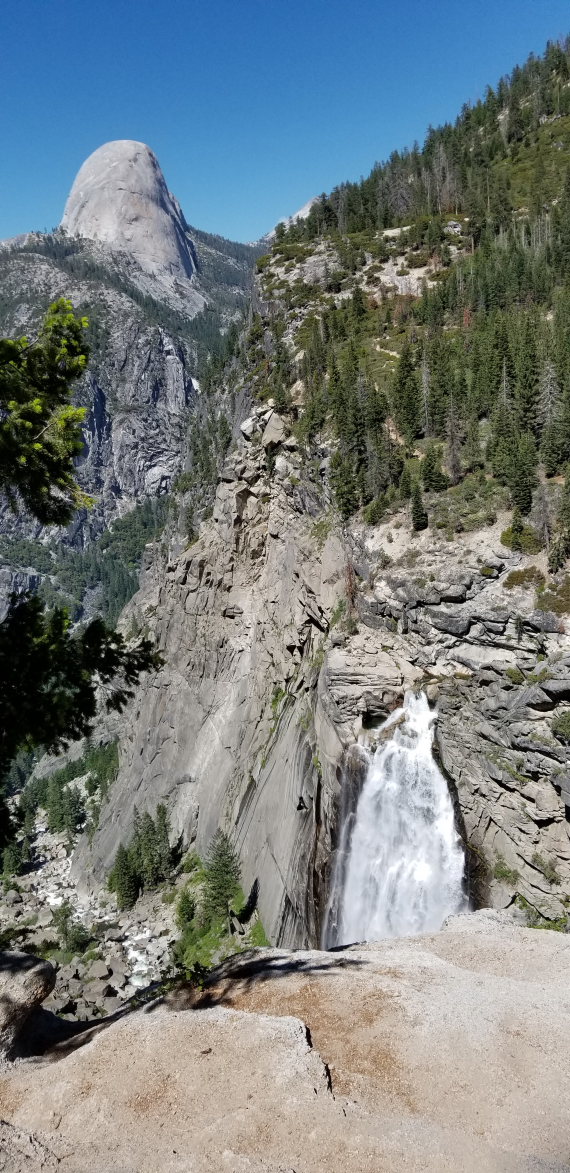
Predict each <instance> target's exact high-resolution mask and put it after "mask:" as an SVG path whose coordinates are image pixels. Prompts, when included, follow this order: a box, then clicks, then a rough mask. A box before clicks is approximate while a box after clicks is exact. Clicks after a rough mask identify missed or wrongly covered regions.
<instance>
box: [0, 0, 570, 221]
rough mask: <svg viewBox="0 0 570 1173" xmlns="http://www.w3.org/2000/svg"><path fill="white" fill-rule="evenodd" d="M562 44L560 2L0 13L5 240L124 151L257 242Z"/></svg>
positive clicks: (159, 6) (213, 217)
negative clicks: (111, 145)
mask: <svg viewBox="0 0 570 1173" xmlns="http://www.w3.org/2000/svg"><path fill="white" fill-rule="evenodd" d="M569 31H570V5H569V4H568V0H463V2H462V3H458V2H457V0H397V2H395V0H392V2H390V3H388V2H386V0H342V2H341V0H162V3H158V0H83V2H81V0H17V2H16V3H12V4H9V5H8V4H5V5H3V10H2V18H1V25H0V130H1V137H2V177H1V180H0V238H5V237H8V236H13V235H15V234H16V233H18V232H25V231H27V230H28V229H43V228H51V227H52V226H53V225H55V224H57V223H58V221H59V220H60V218H61V214H62V212H63V206H64V203H65V199H66V196H67V193H68V191H69V188H70V186H71V183H72V181H73V178H74V176H75V173H76V172H77V170H78V168H79V166H80V165H81V163H82V162H83V160H84V159H85V158H86V157H87V155H89V154H90V153H91V151H93V150H95V148H96V147H98V146H100V145H101V143H103V142H106V141H107V140H109V139H115V138H133V139H140V140H142V141H143V142H147V143H148V144H149V146H151V147H152V149H153V150H154V151H155V153H156V154H157V156H158V159H159V161H160V163H161V165H162V169H163V171H164V174H165V176H166V181H167V183H168V185H169V187H170V188H171V190H172V191H173V192H174V194H175V195H176V196H177V197H178V199H179V200H180V202H181V204H182V207H183V210H184V213H185V215H186V218H187V220H188V221H189V222H190V223H191V224H194V225H195V226H197V227H199V228H204V229H207V230H208V231H214V232H221V233H222V234H223V235H225V236H228V237H230V238H233V239H236V240H253V239H255V238H257V237H259V236H260V235H261V234H262V233H263V232H265V231H267V230H268V229H269V228H270V227H271V226H272V225H273V224H274V223H275V222H276V221H277V220H278V219H280V218H281V217H282V216H284V215H287V214H289V213H291V212H293V211H295V210H296V209H297V208H298V207H300V206H301V205H302V204H303V203H305V201H306V200H307V199H309V198H310V196H312V195H317V194H319V193H320V192H321V191H326V190H330V189H331V187H333V186H334V185H335V184H336V183H339V182H341V181H342V180H343V179H358V178H359V176H360V175H363V174H367V172H368V171H369V170H370V168H371V167H372V165H373V163H374V162H375V160H376V159H383V158H385V157H386V156H387V155H389V154H390V152H391V151H392V150H393V149H395V148H397V147H403V146H406V145H411V144H412V143H413V141H414V140H415V139H417V140H418V141H420V142H421V141H422V140H423V137H424V134H425V130H426V128H427V127H428V125H429V124H430V123H431V124H433V125H437V124H438V123H440V122H442V121H445V120H447V119H454V118H455V116H456V114H457V113H458V111H459V110H460V108H461V106H462V104H463V103H464V102H465V101H469V100H475V99H476V98H477V97H479V96H482V95H483V93H484V90H485V86H486V84H487V83H491V84H494V83H495V82H496V81H497V80H498V78H499V76H500V75H501V74H503V73H506V72H508V71H509V70H510V69H512V67H513V66H514V65H515V64H517V63H522V61H524V59H525V58H526V56H527V55H528V53H529V52H530V51H534V52H537V53H538V52H541V51H542V49H543V47H544V45H545V43H546V41H547V40H548V39H555V38H557V37H559V36H561V35H563V34H565V33H567V32H569Z"/></svg>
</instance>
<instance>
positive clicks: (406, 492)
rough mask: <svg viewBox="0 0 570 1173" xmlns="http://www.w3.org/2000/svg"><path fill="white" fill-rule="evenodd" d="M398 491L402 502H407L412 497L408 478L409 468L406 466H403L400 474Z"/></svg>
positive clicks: (410, 481) (410, 482) (409, 478)
mask: <svg viewBox="0 0 570 1173" xmlns="http://www.w3.org/2000/svg"><path fill="white" fill-rule="evenodd" d="M398 490H399V493H400V497H401V498H402V501H408V500H409V498H410V497H411V495H412V478H411V476H410V468H409V465H408V464H404V467H403V469H402V472H401V474H400V481H399V484H398Z"/></svg>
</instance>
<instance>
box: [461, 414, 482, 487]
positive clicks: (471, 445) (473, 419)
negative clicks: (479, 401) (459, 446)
mask: <svg viewBox="0 0 570 1173" xmlns="http://www.w3.org/2000/svg"><path fill="white" fill-rule="evenodd" d="M463 458H464V461H465V466H466V468H467V469H468V470H469V471H470V472H472V471H473V470H474V469H476V468H481V466H482V464H483V453H482V451H481V440H480V435H479V419H478V417H477V413H476V412H472V413H471V415H470V416H469V419H468V421H467V435H466V438H465V449H464V452H463Z"/></svg>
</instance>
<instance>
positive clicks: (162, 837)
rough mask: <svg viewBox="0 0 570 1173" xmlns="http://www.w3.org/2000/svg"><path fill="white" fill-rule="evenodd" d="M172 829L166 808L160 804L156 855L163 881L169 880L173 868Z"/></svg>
mask: <svg viewBox="0 0 570 1173" xmlns="http://www.w3.org/2000/svg"><path fill="white" fill-rule="evenodd" d="M169 837H170V827H169V822H168V815H167V813H166V807H165V805H164V803H163V802H159V804H158V806H157V808H156V854H157V859H158V868H159V872H160V878H161V880H167V879H168V877H169V876H170V871H171V867H172V852H171V850H170V838H169Z"/></svg>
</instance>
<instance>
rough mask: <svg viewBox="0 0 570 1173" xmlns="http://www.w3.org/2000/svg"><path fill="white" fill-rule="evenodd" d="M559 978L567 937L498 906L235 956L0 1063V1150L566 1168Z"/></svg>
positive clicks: (104, 1170)
mask: <svg viewBox="0 0 570 1173" xmlns="http://www.w3.org/2000/svg"><path fill="white" fill-rule="evenodd" d="M569 974H570V940H569V939H568V937H566V936H564V935H563V934H560V933H549V932H535V931H532V930H529V929H523V928H520V927H517V926H516V925H515V924H514V923H512V922H511V921H510V920H509V919H508V918H507V917H506V915H505V914H497V913H494V914H491V915H489V914H488V913H483V914H476V915H475V916H471V917H461V918H454V919H453V920H451V921H450V923H449V925H448V927H447V928H446V930H445V931H444V932H441V933H437V934H434V935H430V936H422V937H415V938H408V939H400V940H397V941H383V942H378V943H377V944H376V945H374V946H359V945H355V946H351V947H350V948H347V949H344V950H343V951H341V952H334V953H326V952H299V953H287V952H283V951H278V950H269V951H261V950H255V951H253V952H252V953H251V954H249V955H247V956H239V955H238V956H237V957H235V958H234V959H233V960H230V961H229V962H227V963H225V965H224V966H223V967H222V968H221V969H220V970H219V971H218V972H217V973H214V974H213V975H212V980H211V982H210V984H209V985H208V986H207V987H206V989H204V990H203V991H199V990H196V989H193V988H191V987H187V988H184V987H181V988H179V989H177V990H175V991H173V992H172V993H171V994H170V995H168V996H167V997H166V998H165V1000H164V1001H160V1000H159V1001H158V1002H155V1003H151V1004H149V1005H148V1006H147V1007H145V1008H144V1009H141V1010H139V1011H136V1012H134V1013H132V1014H131V1015H128V1016H126V1017H123V1018H122V1019H120V1020H119V1021H118V1022H114V1023H111V1024H109V1025H107V1024H106V1023H102V1024H100V1026H99V1027H98V1029H96V1030H95V1031H93V1030H91V1031H90V1032H89V1034H88V1035H86V1038H85V1040H83V1041H85V1045H84V1046H81V1047H80V1048H79V1049H76V1050H73V1049H71V1048H72V1044H68V1045H67V1047H66V1048H64V1049H63V1050H62V1049H59V1051H57V1050H56V1051H55V1052H53V1053H52V1054H51V1055H50V1056H49V1058H50V1059H51V1060H53V1059H58V1058H59V1061H58V1062H55V1063H54V1062H53V1061H52V1062H49V1063H47V1064H42V1063H37V1062H36V1063H34V1065H33V1066H30V1065H28V1064H19V1065H17V1066H15V1067H14V1068H13V1069H12V1070H5V1071H4V1073H3V1075H4V1078H3V1079H2V1081H1V1082H0V1115H1V1117H2V1118H3V1120H4V1121H5V1122H6V1125H5V1129H7V1130H8V1132H7V1133H6V1131H5V1133H4V1136H2V1134H0V1145H1V1144H2V1143H4V1142H5V1140H8V1141H10V1143H11V1144H12V1148H11V1150H10V1151H11V1154H12V1163H11V1164H10V1165H9V1166H8V1167H9V1168H10V1173H24V1171H26V1173H29V1171H30V1170H31V1171H32V1173H35V1171H36V1169H37V1170H39V1169H41V1168H50V1167H52V1163H53V1164H55V1162H56V1159H59V1160H61V1163H62V1168H65V1169H67V1170H69V1173H79V1171H81V1173H84V1170H85V1169H91V1168H97V1169H99V1170H101V1173H111V1171H113V1173H114V1171H115V1170H117V1169H121V1170H124V1171H125V1173H135V1171H136V1173H155V1170H156V1169H157V1168H160V1169H161V1170H166V1171H167V1173H182V1171H184V1173H187V1171H188V1170H192V1173H211V1170H212V1169H216V1170H227V1171H228V1173H245V1171H246V1170H247V1173H251V1171H253V1173H285V1171H287V1173H288V1171H289V1170H292V1169H295V1170H296V1173H322V1170H323V1169H330V1170H332V1171H334V1173H349V1171H353V1170H356V1169H358V1170H359V1171H362V1173H393V1170H395V1169H398V1170H400V1169H401V1170H406V1171H409V1173H420V1171H421V1173H445V1171H449V1173H451V1171H457V1170H472V1169H477V1170H478V1173H479V1171H481V1173H537V1171H539V1170H540V1171H542V1173H547V1171H548V1173H562V1171H563V1170H565V1169H567V1159H568V1150H569V1147H570V1124H569V1120H568V1112H567V1103H568V1097H569V1095H570V1075H569V1072H568V1064H567V1062H566V1056H567V1053H568V1048H569V1046H570V1003H569V998H568V977H569ZM81 1041H82V1040H81V1036H78V1038H77V1040H75V1042H81ZM19 1150H21V1152H22V1156H21V1159H20V1158H19V1156H18V1152H19ZM42 1160H43V1161H44V1162H45V1164H44V1165H42V1164H41V1161H42ZM26 1162H27V1163H26ZM0 1167H1V1166H0Z"/></svg>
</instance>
